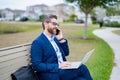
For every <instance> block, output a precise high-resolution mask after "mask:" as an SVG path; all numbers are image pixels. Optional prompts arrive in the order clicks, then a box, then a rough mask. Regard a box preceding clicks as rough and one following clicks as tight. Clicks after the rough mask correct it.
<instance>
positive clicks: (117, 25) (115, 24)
mask: <svg viewBox="0 0 120 80" xmlns="http://www.w3.org/2000/svg"><path fill="white" fill-rule="evenodd" d="M104 26H106V27H120V23H107V24H104Z"/></svg>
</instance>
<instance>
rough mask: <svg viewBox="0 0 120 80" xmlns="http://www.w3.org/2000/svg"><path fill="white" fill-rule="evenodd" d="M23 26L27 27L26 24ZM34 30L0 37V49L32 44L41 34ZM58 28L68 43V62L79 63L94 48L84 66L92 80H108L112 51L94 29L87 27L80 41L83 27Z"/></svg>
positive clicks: (38, 30)
mask: <svg viewBox="0 0 120 80" xmlns="http://www.w3.org/2000/svg"><path fill="white" fill-rule="evenodd" d="M0 25H1V24H0ZM16 25H18V23H16ZM22 25H23V24H22ZM7 26H9V25H7ZM25 26H29V25H27V24H26V25H25ZM33 26H34V25H33ZM0 27H1V26H0ZM34 28H35V29H34V30H32V31H29V30H26V31H27V32H26V31H25V32H19V33H14V34H2V35H0V40H1V41H0V47H7V46H12V45H17V44H23V43H28V42H32V40H34V38H36V37H37V36H38V35H39V33H40V32H42V28H41V27H39V29H38V28H36V27H34ZM60 28H61V29H62V31H63V34H64V37H65V38H67V39H68V41H69V47H70V55H69V57H67V59H68V60H69V61H80V60H81V59H82V58H83V56H84V55H85V53H86V52H88V51H89V50H91V49H93V48H95V52H94V54H93V55H92V56H91V58H90V59H89V61H88V62H87V63H86V65H87V66H88V68H89V70H90V72H91V75H92V77H93V80H109V77H110V73H111V70H112V66H113V57H114V55H113V51H112V49H111V48H110V47H109V46H108V44H107V43H106V42H104V41H103V40H102V39H100V38H98V37H96V36H95V35H94V34H93V33H92V31H93V30H94V29H96V28H95V27H92V25H90V26H89V28H88V39H87V40H83V39H82V37H83V26H78V25H77V26H76V25H74V26H73V25H72V26H70V25H69V26H64V24H63V25H62V26H61V27H60ZM11 37H12V38H11ZM1 44H2V45H1Z"/></svg>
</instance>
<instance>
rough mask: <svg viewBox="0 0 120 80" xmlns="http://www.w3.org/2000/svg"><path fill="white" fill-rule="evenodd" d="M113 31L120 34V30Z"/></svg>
mask: <svg viewBox="0 0 120 80" xmlns="http://www.w3.org/2000/svg"><path fill="white" fill-rule="evenodd" d="M112 32H113V33H115V34H117V35H120V30H114V31H112Z"/></svg>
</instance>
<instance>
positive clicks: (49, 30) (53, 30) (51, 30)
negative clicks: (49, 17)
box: [47, 28, 56, 35]
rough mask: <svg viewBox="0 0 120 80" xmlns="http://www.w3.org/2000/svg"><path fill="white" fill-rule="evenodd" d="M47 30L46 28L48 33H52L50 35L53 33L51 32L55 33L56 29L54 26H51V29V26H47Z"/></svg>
mask: <svg viewBox="0 0 120 80" xmlns="http://www.w3.org/2000/svg"><path fill="white" fill-rule="evenodd" d="M47 30H48V32H49V33H50V34H52V35H53V34H56V29H55V28H53V29H52V28H48V29H47Z"/></svg>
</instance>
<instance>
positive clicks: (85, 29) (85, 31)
mask: <svg viewBox="0 0 120 80" xmlns="http://www.w3.org/2000/svg"><path fill="white" fill-rule="evenodd" d="M87 19H88V14H87V13H85V26H84V39H87Z"/></svg>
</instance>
